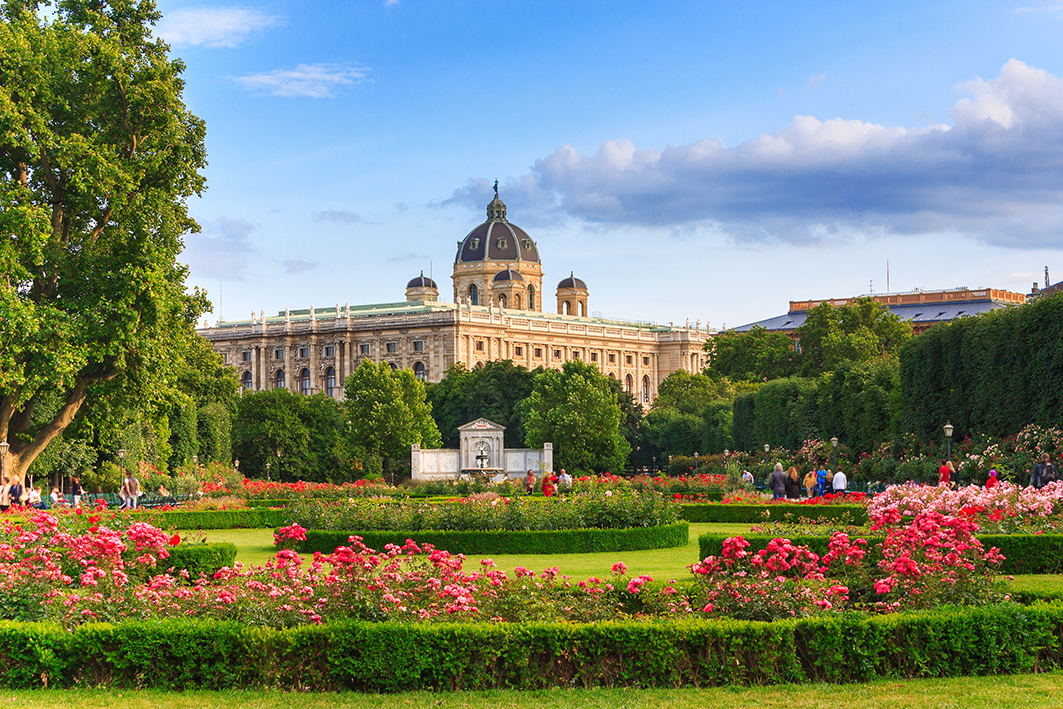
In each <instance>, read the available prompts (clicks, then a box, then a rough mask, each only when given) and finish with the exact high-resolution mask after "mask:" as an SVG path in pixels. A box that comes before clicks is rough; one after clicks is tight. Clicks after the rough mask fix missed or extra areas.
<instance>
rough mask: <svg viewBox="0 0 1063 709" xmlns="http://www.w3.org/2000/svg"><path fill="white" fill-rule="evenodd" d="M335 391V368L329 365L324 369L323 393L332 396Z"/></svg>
mask: <svg viewBox="0 0 1063 709" xmlns="http://www.w3.org/2000/svg"><path fill="white" fill-rule="evenodd" d="M335 391H336V370H335V369H333V368H332V367H329V368H328V369H326V370H325V393H326V394H328V395H329V396H332V395H333V394H334V393H335Z"/></svg>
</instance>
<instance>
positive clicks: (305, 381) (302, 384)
mask: <svg viewBox="0 0 1063 709" xmlns="http://www.w3.org/2000/svg"><path fill="white" fill-rule="evenodd" d="M299 393H300V394H304V395H305V394H309V393H310V370H309V369H304V370H303V371H301V372H299Z"/></svg>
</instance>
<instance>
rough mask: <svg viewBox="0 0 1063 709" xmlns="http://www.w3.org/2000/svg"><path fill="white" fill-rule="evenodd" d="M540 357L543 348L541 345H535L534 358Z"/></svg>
mask: <svg viewBox="0 0 1063 709" xmlns="http://www.w3.org/2000/svg"><path fill="white" fill-rule="evenodd" d="M542 358H543V348H542V347H536V348H535V359H542Z"/></svg>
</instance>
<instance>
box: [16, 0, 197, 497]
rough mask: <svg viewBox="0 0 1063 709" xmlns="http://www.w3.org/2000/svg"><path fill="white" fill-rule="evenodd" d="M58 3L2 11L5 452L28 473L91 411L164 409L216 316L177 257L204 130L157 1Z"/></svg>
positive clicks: (188, 226) (187, 226)
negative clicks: (208, 314)
mask: <svg viewBox="0 0 1063 709" xmlns="http://www.w3.org/2000/svg"><path fill="white" fill-rule="evenodd" d="M48 4H49V3H45V2H37V1H36V0H22V1H19V0H8V2H7V3H6V4H5V5H4V6H3V9H2V10H0V19H2V21H0V274H3V276H2V277H0V440H2V439H6V440H7V441H8V442H9V443H10V444H11V452H10V455H9V460H8V470H9V471H11V472H14V473H16V474H18V475H20V476H21V475H22V474H23V473H24V471H25V470H26V468H28V466H29V465H30V464H31V463H32V462H33V460H34V459H35V458H37V457H38V456H39V455H40V454H41V452H42V451H43V450H44V449H45V448H46V447H47V446H48V444H49V443H51V442H52V441H53V440H55V439H56V437H57V436H59V435H60V434H61V433H62V432H63V431H64V430H65V429H66V428H67V427H69V426H70V425H71V423H72V422H74V421H75V420H76V419H77V418H78V417H79V416H84V415H86V413H87V412H88V411H89V410H91V409H93V408H95V407H97V406H99V405H101V404H106V403H109V404H110V405H111V406H112V407H113V408H112V409H111V410H112V411H119V410H121V408H122V407H121V403H122V402H135V401H138V400H139V401H145V400H151V399H153V398H154V396H155V394H157V393H158V390H159V386H160V383H162V382H165V380H166V379H167V377H168V376H169V375H170V374H171V363H172V358H171V357H170V353H171V350H172V349H173V348H174V344H175V343H177V342H179V341H180V340H181V339H182V338H187V337H189V336H194V329H193V328H194V323H195V322H196V320H197V318H198V317H199V315H200V314H201V313H202V312H203V311H204V310H206V309H207V308H208V304H207V302H206V298H205V296H204V294H202V293H201V292H199V291H195V292H193V293H191V294H188V293H186V292H185V284H184V281H185V277H186V275H187V271H186V269H185V268H184V267H183V266H181V265H179V264H178V263H177V260H176V258H177V255H178V254H179V253H180V251H181V248H182V243H181V237H182V235H183V234H185V233H186V232H188V231H190V230H195V229H196V228H197V227H196V225H195V223H194V222H193V221H192V220H191V219H190V218H189V216H188V211H187V204H186V200H187V198H188V197H191V196H193V195H197V194H199V193H200V192H201V191H202V189H203V185H204V181H203V177H202V175H200V173H199V171H200V170H201V169H202V168H203V166H204V165H205V157H206V156H205V151H204V146H203V138H204V127H203V122H202V121H201V120H199V119H198V118H196V117H195V116H193V115H192V114H191V113H190V112H189V111H188V110H187V109H186V108H185V106H184V103H183V102H182V98H181V93H182V90H183V88H184V85H183V81H182V79H181V72H182V71H183V69H184V67H183V65H182V63H181V62H180V61H178V60H171V59H169V57H168V56H167V50H168V47H167V46H166V45H165V44H164V43H162V42H161V41H157V40H152V38H151V26H152V25H153V24H154V23H155V22H156V21H157V20H158V19H159V17H160V16H159V14H158V12H156V10H155V5H154V3H153V2H151V0H109V1H108V0H93V1H91V2H90V1H89V0H62V1H61V2H58V3H56V4H54V6H52V7H51V9H50V10H48V11H45V10H44V9H43V6H47V5H48ZM53 394H58V396H59V398H60V405H59V406H58V407H57V408H56V411H55V413H54V415H52V416H51V417H49V418H48V420H46V421H41V420H40V419H39V418H38V417H35V410H36V408H37V407H38V405H40V404H41V403H42V402H43V401H44V400H45V399H46V398H48V397H49V396H51V395H53Z"/></svg>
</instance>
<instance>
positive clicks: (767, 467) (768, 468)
mask: <svg viewBox="0 0 1063 709" xmlns="http://www.w3.org/2000/svg"><path fill="white" fill-rule="evenodd" d="M770 450H771V446H770V445H768V444H767V443H765V444H764V469H765V470H766V471H767V472H768V475H769V476H770V475H771V461H770V460H768V451H770Z"/></svg>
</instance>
